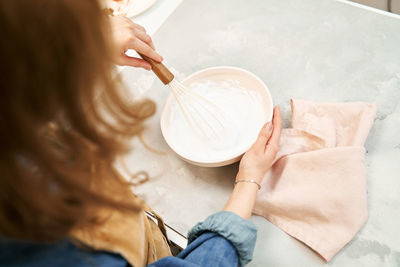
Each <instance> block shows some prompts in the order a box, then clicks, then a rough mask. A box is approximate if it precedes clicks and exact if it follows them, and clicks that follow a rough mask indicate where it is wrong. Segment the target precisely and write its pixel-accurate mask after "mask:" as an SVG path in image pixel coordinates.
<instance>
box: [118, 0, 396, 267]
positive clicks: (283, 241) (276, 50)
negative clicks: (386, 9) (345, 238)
mask: <svg viewBox="0 0 400 267" xmlns="http://www.w3.org/2000/svg"><path fill="white" fill-rule="evenodd" d="M153 39H154V43H155V44H156V47H157V48H158V50H159V52H160V53H161V54H162V55H163V56H164V58H165V59H166V60H165V64H166V65H168V66H170V67H171V68H172V67H173V69H174V70H175V73H176V74H177V77H178V78H183V77H185V76H187V75H189V74H191V73H193V72H195V71H198V70H201V69H204V68H206V67H211V66H220V65H229V66H238V67H241V68H244V69H247V70H249V71H251V72H253V73H255V74H256V75H258V76H259V77H260V78H261V79H262V80H263V81H264V82H265V83H266V84H267V85H268V87H269V89H270V91H271V94H272V96H273V100H274V103H275V104H276V105H279V106H280V107H281V109H282V111H283V116H284V118H285V122H284V125H285V126H286V127H287V126H289V123H290V121H289V119H290V106H289V99H290V98H300V99H306V100H314V101H327V102H331V101H369V102H372V101H376V102H377V103H378V114H377V118H376V120H375V123H374V126H373V128H372V130H371V133H370V135H369V137H368V140H367V143H366V148H367V150H368V152H367V153H368V154H367V156H366V161H367V162H366V163H367V185H368V210H369V218H368V221H367V223H366V224H365V226H364V227H363V228H362V229H361V231H360V232H359V233H358V235H357V236H356V237H355V238H354V240H353V241H352V242H350V243H349V244H348V245H347V246H346V247H345V248H344V249H343V250H342V251H341V252H340V253H339V254H338V255H337V256H336V257H335V258H334V259H333V260H332V261H331V262H329V263H328V264H326V263H324V262H323V261H322V260H321V259H320V258H319V257H318V256H317V255H316V254H315V253H314V252H312V251H311V250H310V249H309V248H308V247H306V246H304V245H303V244H302V243H300V242H298V241H297V240H295V239H293V238H291V237H290V236H288V235H287V234H285V233H284V232H283V231H281V230H280V229H279V228H277V227H275V226H274V225H272V224H271V223H269V222H268V221H267V220H265V219H264V218H262V217H257V216H253V217H252V219H251V220H252V221H253V222H254V223H255V224H256V225H257V226H258V228H259V235H258V241H257V245H256V251H255V255H254V261H253V262H252V263H251V264H250V265H251V266H323V265H329V266H400V230H399V225H400V105H399V102H400V19H398V18H395V17H386V16H384V15H382V14H376V13H374V12H372V11H369V10H364V9H360V8H357V7H354V6H349V5H347V4H344V3H341V2H336V1H331V0H287V1H282V0H252V1H240V0H219V1H213V0H202V1H194V0H185V1H183V3H182V5H181V6H180V7H179V8H178V9H177V10H176V11H175V13H173V14H172V15H171V17H170V18H169V19H168V20H167V21H166V22H165V24H164V25H163V26H162V27H161V28H160V29H159V31H158V32H157V33H156V34H155V36H154V38H153ZM122 75H123V78H124V80H125V81H126V84H127V85H128V87H129V88H130V90H132V91H134V92H135V93H136V95H140V96H141V97H143V96H145V97H150V98H152V99H153V100H155V101H156V102H157V103H158V106H159V109H158V112H157V114H156V115H155V116H154V117H153V118H151V119H150V120H149V121H148V123H147V124H148V128H147V130H146V132H145V134H144V139H145V141H146V142H147V143H148V145H150V146H151V147H153V148H154V149H157V150H160V151H163V152H165V154H156V153H152V152H150V151H148V150H146V149H145V148H144V147H143V146H142V145H141V144H140V143H139V142H138V141H137V140H133V141H132V143H133V147H134V149H133V150H132V151H131V152H130V153H129V154H128V156H127V157H126V159H125V160H126V162H127V165H128V166H129V168H130V170H131V171H132V172H135V171H138V170H146V171H148V172H149V174H150V175H151V177H152V178H151V180H150V181H149V182H147V183H145V184H144V185H141V186H139V187H137V188H135V191H136V192H138V193H139V194H140V195H141V196H142V197H143V198H144V199H146V201H147V202H148V203H149V204H150V205H151V206H152V207H153V208H154V209H155V210H156V211H158V212H159V213H160V214H161V215H162V216H163V217H164V218H165V220H166V222H167V223H168V224H170V225H171V226H172V227H174V228H175V229H177V230H179V231H180V232H182V233H186V232H187V231H188V230H189V228H190V227H191V226H193V225H194V224H195V223H196V222H198V221H200V220H203V219H204V218H205V217H207V215H209V214H211V213H213V212H216V211H218V210H220V209H221V208H222V207H223V205H224V203H225V201H226V200H227V199H228V197H229V194H230V192H231V190H232V184H233V181H234V177H235V174H236V172H237V167H238V166H237V165H232V166H227V167H222V168H201V167H196V166H191V165H189V164H187V163H185V162H183V161H181V160H180V159H179V158H178V157H177V156H176V155H175V154H174V153H173V152H171V151H170V150H169V148H168V146H167V145H166V143H165V142H164V140H163V138H162V135H161V132H160V126H159V115H160V114H159V113H160V110H161V107H162V104H163V102H164V101H165V99H166V97H167V95H168V93H169V92H168V89H167V88H166V87H163V86H162V84H161V83H160V82H159V81H157V80H155V79H154V77H153V75H152V74H151V73H147V72H145V71H140V70H134V69H124V70H123V73H122Z"/></svg>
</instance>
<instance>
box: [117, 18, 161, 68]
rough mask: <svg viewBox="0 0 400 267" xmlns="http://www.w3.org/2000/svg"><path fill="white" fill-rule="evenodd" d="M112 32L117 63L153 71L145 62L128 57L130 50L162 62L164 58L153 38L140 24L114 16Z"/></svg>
mask: <svg viewBox="0 0 400 267" xmlns="http://www.w3.org/2000/svg"><path fill="white" fill-rule="evenodd" d="M110 20H111V30H112V35H113V41H114V45H115V49H116V53H117V54H116V63H117V64H118V65H126V66H132V67H140V68H144V69H146V70H151V66H150V64H149V63H147V62H146V61H145V60H143V59H141V58H137V57H130V56H127V55H126V54H125V53H126V51H127V50H128V49H133V50H135V51H137V52H139V53H141V54H143V55H145V56H148V57H149V58H151V59H153V60H155V61H157V62H161V61H162V60H163V58H162V57H161V56H160V55H159V54H158V53H157V52H156V51H155V48H154V45H153V41H152V40H151V37H150V36H149V35H148V34H147V33H146V30H145V29H144V28H143V27H142V26H140V25H139V24H136V23H133V22H132V21H131V20H130V19H128V18H126V17H122V16H112V17H110Z"/></svg>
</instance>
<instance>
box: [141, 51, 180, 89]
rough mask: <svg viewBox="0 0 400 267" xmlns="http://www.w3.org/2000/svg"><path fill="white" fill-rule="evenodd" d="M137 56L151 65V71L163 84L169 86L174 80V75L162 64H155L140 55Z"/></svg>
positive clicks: (153, 61)
mask: <svg viewBox="0 0 400 267" xmlns="http://www.w3.org/2000/svg"><path fill="white" fill-rule="evenodd" d="M138 54H139V55H140V56H141V57H142V58H143V59H144V60H146V61H147V62H148V63H149V64H150V65H151V70H152V71H153V72H154V73H155V75H157V77H158V78H159V79H160V80H161V81H162V82H163V83H164V84H169V83H170V82H171V81H172V80H173V79H174V75H173V74H172V73H171V72H170V71H169V69H167V67H165V66H164V64H162V63H160V62H157V61H155V60H153V59H151V58H149V57H148V56H145V55H143V54H141V53H138Z"/></svg>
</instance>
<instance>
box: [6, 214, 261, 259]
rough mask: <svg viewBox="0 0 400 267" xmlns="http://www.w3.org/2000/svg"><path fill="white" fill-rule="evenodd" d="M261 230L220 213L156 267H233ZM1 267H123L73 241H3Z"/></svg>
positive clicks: (109, 256)
mask: <svg viewBox="0 0 400 267" xmlns="http://www.w3.org/2000/svg"><path fill="white" fill-rule="evenodd" d="M256 234H257V229H256V228H255V226H254V225H253V224H252V223H250V222H249V221H247V220H244V219H242V218H240V217H239V216H237V215H235V214H234V213H231V212H219V213H216V214H213V215H211V216H209V217H208V218H207V219H206V220H205V221H204V222H201V223H198V224H197V225H196V226H195V227H193V228H192V230H191V231H190V232H189V244H188V246H187V248H186V249H184V250H183V251H182V252H181V253H180V254H179V255H178V256H177V257H165V258H163V259H161V260H159V261H157V262H155V263H153V264H152V265H150V266H152V267H159V266H176V267H203V266H204V267H205V266H207V267H208V266H218V267H225V266H226V267H228V266H229V267H231V266H238V265H244V264H246V263H247V262H249V261H250V260H251V258H252V254H253V250H254V245H255V241H256ZM0 266H10V267H17V266H29V267H47V266H49V267H50V266H57V267H67V266H74V267H75V266H76V267H93V266H100V267H102V266H104V267H106V266H107V267H123V266H128V263H127V261H126V260H125V259H124V258H123V257H122V256H120V255H119V254H114V253H110V252H106V251H94V250H84V249H81V248H78V247H76V246H75V245H74V244H73V243H71V242H70V241H69V240H60V241H58V242H56V243H48V244H38V243H32V242H27V241H20V240H12V239H5V238H1V237H0Z"/></svg>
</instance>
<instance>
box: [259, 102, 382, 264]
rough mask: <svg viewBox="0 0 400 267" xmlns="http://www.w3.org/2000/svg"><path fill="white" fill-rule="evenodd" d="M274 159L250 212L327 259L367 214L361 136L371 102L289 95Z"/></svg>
mask: <svg viewBox="0 0 400 267" xmlns="http://www.w3.org/2000/svg"><path fill="white" fill-rule="evenodd" d="M291 107H292V128H290V129H283V130H282V135H281V140H280V149H279V152H278V155H277V157H276V159H275V163H274V165H273V166H272V168H271V169H270V171H269V172H268V173H267V174H266V176H265V177H264V180H263V182H262V184H261V186H262V187H261V190H260V192H259V194H258V196H257V201H256V205H255V208H254V213H255V214H258V215H261V216H264V217H265V218H267V219H268V220H269V221H270V222H272V223H273V224H275V225H276V226H278V227H279V228H281V229H282V230H284V231H285V232H286V233H288V234H289V235H291V236H293V237H294V238H296V239H298V240H300V241H302V242H303V243H305V244H306V245H307V246H309V247H310V248H311V249H313V250H314V251H315V252H317V253H318V254H319V255H320V256H321V257H322V258H323V259H324V260H325V261H329V260H330V259H332V257H333V256H334V255H335V254H336V253H338V252H339V251H340V250H341V249H342V248H343V247H344V246H345V245H346V244H347V243H348V242H349V241H350V240H351V239H352V238H353V237H354V235H355V234H356V233H357V232H358V231H359V229H360V228H361V226H362V225H363V224H364V222H365V221H366V219H367V200H366V179H365V164H364V154H365V149H364V142H365V140H366V138H367V136H368V132H369V130H370V128H371V126H372V124H373V120H374V118H375V113H376V104H375V103H361V102H355V103H315V102H308V101H302V100H291Z"/></svg>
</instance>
